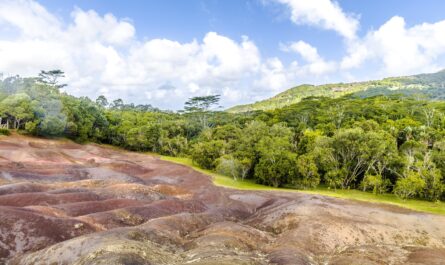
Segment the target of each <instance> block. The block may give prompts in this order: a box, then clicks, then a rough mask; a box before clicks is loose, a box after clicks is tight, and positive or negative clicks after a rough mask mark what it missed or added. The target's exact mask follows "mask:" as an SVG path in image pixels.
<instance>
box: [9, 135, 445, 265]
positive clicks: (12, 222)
mask: <svg viewBox="0 0 445 265" xmlns="http://www.w3.org/2000/svg"><path fill="white" fill-rule="evenodd" d="M0 264H30V265H31V264H51V265H53V264H78V265H80V264H128V265H129V264H283V265H284V264H289V265H290V264H292V265H294V264H320V265H321V264H323V265H324V264H338V265H340V264H345V265H346V264H348V265H349V264H357V265H366V264H428V265H433V264H445V217H444V216H437V215H430V214H423V213H418V212H413V211H409V210H406V209H402V208H397V207H393V206H388V205H378V204H369V203H360V202H354V201H347V200H341V199H334V198H328V197H323V196H316V195H307V194H299V193H285V192H260V191H237V190H230V189H225V188H220V187H216V186H214V185H213V184H212V182H211V180H210V178H209V177H208V176H206V175H203V174H201V173H198V172H196V171H194V170H192V169H190V168H187V167H185V166H181V165H177V164H172V163H169V162H166V161H161V160H159V159H158V158H156V157H153V156H148V155H142V154H137V153H130V152H125V151H120V150H116V149H112V148H107V147H101V146H98V145H93V144H89V145H77V144H74V143H71V142H69V141H55V140H42V139H36V138H28V137H24V136H17V135H14V136H10V137H0Z"/></svg>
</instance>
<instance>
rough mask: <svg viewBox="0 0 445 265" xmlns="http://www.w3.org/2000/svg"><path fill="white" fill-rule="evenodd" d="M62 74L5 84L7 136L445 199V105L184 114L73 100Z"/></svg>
mask: <svg viewBox="0 0 445 265" xmlns="http://www.w3.org/2000/svg"><path fill="white" fill-rule="evenodd" d="M61 76H63V72H61V71H49V72H43V71H42V73H41V74H40V76H39V77H36V78H21V77H19V76H14V77H8V78H6V79H4V80H2V81H1V82H0V126H1V127H2V128H3V129H1V132H2V133H4V134H7V133H8V129H9V130H11V129H14V130H17V131H19V132H20V133H24V134H30V135H36V136H44V137H67V138H70V139H73V140H75V141H77V142H87V141H91V142H97V143H106V144H112V145H115V146H119V147H123V148H126V149H129V150H134V151H142V152H143V151H150V152H156V153H160V154H165V155H169V156H188V157H191V158H192V159H193V161H194V163H196V164H197V165H198V166H200V167H202V168H205V169H211V170H215V171H217V172H219V173H222V174H225V175H228V176H231V177H233V178H235V179H252V180H254V181H255V182H257V183H261V184H265V185H270V186H274V187H295V188H298V189H310V188H313V187H317V186H318V185H326V186H328V187H330V188H332V189H361V190H367V191H369V192H373V193H376V194H378V193H384V192H393V193H395V194H396V195H397V196H399V197H401V198H404V199H406V198H414V197H415V198H421V199H425V200H430V201H436V200H440V199H445V189H444V187H445V184H444V178H443V176H445V138H444V135H445V115H444V114H445V102H442V101H428V100H426V99H420V98H419V97H417V96H416V97H410V96H407V95H404V96H400V95H374V96H371V97H361V96H357V95H350V96H343V97H340V98H327V97H309V98H305V99H302V100H301V101H300V102H299V103H296V104H293V105H290V106H287V107H284V108H280V109H275V110H270V111H253V112H245V113H229V112H223V111H212V109H213V108H212V106H216V105H217V104H218V100H219V96H207V97H197V98H192V99H190V100H189V101H187V102H186V103H185V105H184V111H181V112H177V113H176V112H168V111H161V110H159V109H156V108H153V107H152V106H151V105H133V104H125V103H124V102H123V101H122V100H120V99H117V100H114V101H112V102H108V100H107V99H106V98H105V97H104V96H100V97H99V98H97V99H96V100H91V99H89V98H87V97H80V98H76V97H73V96H70V95H69V94H67V93H62V92H60V88H61V87H63V86H64V85H63V84H59V83H58V78H59V77H61Z"/></svg>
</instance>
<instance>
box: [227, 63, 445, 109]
mask: <svg viewBox="0 0 445 265" xmlns="http://www.w3.org/2000/svg"><path fill="white" fill-rule="evenodd" d="M396 94H399V95H405V96H421V97H426V98H429V99H445V70H443V71H440V72H437V73H434V74H420V75H414V76H404V77H390V78H385V79H382V80H377V81H366V82H357V83H338V84H326V85H319V86H314V85H301V86H297V87H294V88H291V89H288V90H286V91H284V92H282V93H280V94H278V95H276V96H274V97H272V98H270V99H266V100H262V101H259V102H255V103H253V104H247V105H240V106H235V107H232V108H230V109H228V111H229V112H246V111H254V110H272V109H277V108H282V107H285V106H289V105H292V104H295V103H298V102H300V101H301V100H302V99H304V98H308V97H320V96H323V97H329V98H339V97H342V96H345V95H355V96H358V97H371V96H376V95H396Z"/></svg>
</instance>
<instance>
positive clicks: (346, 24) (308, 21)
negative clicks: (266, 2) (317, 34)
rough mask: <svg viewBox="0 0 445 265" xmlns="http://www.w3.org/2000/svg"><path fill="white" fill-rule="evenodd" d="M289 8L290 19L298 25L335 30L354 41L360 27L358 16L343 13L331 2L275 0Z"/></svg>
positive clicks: (329, 0) (322, 0) (338, 6)
mask: <svg viewBox="0 0 445 265" xmlns="http://www.w3.org/2000/svg"><path fill="white" fill-rule="evenodd" d="M275 1H277V2H279V3H281V4H285V5H287V6H288V8H289V10H290V15H291V17H290V19H291V20H292V22H294V23H295V24H297V25H310V26H316V27H319V28H322V29H327V30H334V31H336V32H337V33H338V34H340V35H341V36H343V37H345V38H347V39H353V38H355V36H356V32H357V30H358V27H359V21H358V19H357V18H356V16H354V15H352V14H347V13H345V12H343V10H342V8H341V7H340V5H339V4H338V3H337V2H335V1H331V0H275Z"/></svg>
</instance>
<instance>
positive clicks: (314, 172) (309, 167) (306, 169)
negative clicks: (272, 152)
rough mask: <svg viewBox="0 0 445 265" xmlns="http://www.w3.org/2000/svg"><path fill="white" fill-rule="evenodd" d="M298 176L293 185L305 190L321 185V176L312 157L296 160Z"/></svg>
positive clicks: (302, 156)
mask: <svg viewBox="0 0 445 265" xmlns="http://www.w3.org/2000/svg"><path fill="white" fill-rule="evenodd" d="M296 170H297V174H296V176H295V179H293V180H292V183H293V184H294V185H295V186H297V187H299V188H303V189H307V188H315V187H317V186H318V184H320V175H319V174H318V168H317V165H316V163H315V160H314V157H313V156H312V155H308V154H305V155H301V156H299V157H298V158H297V160H296Z"/></svg>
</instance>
